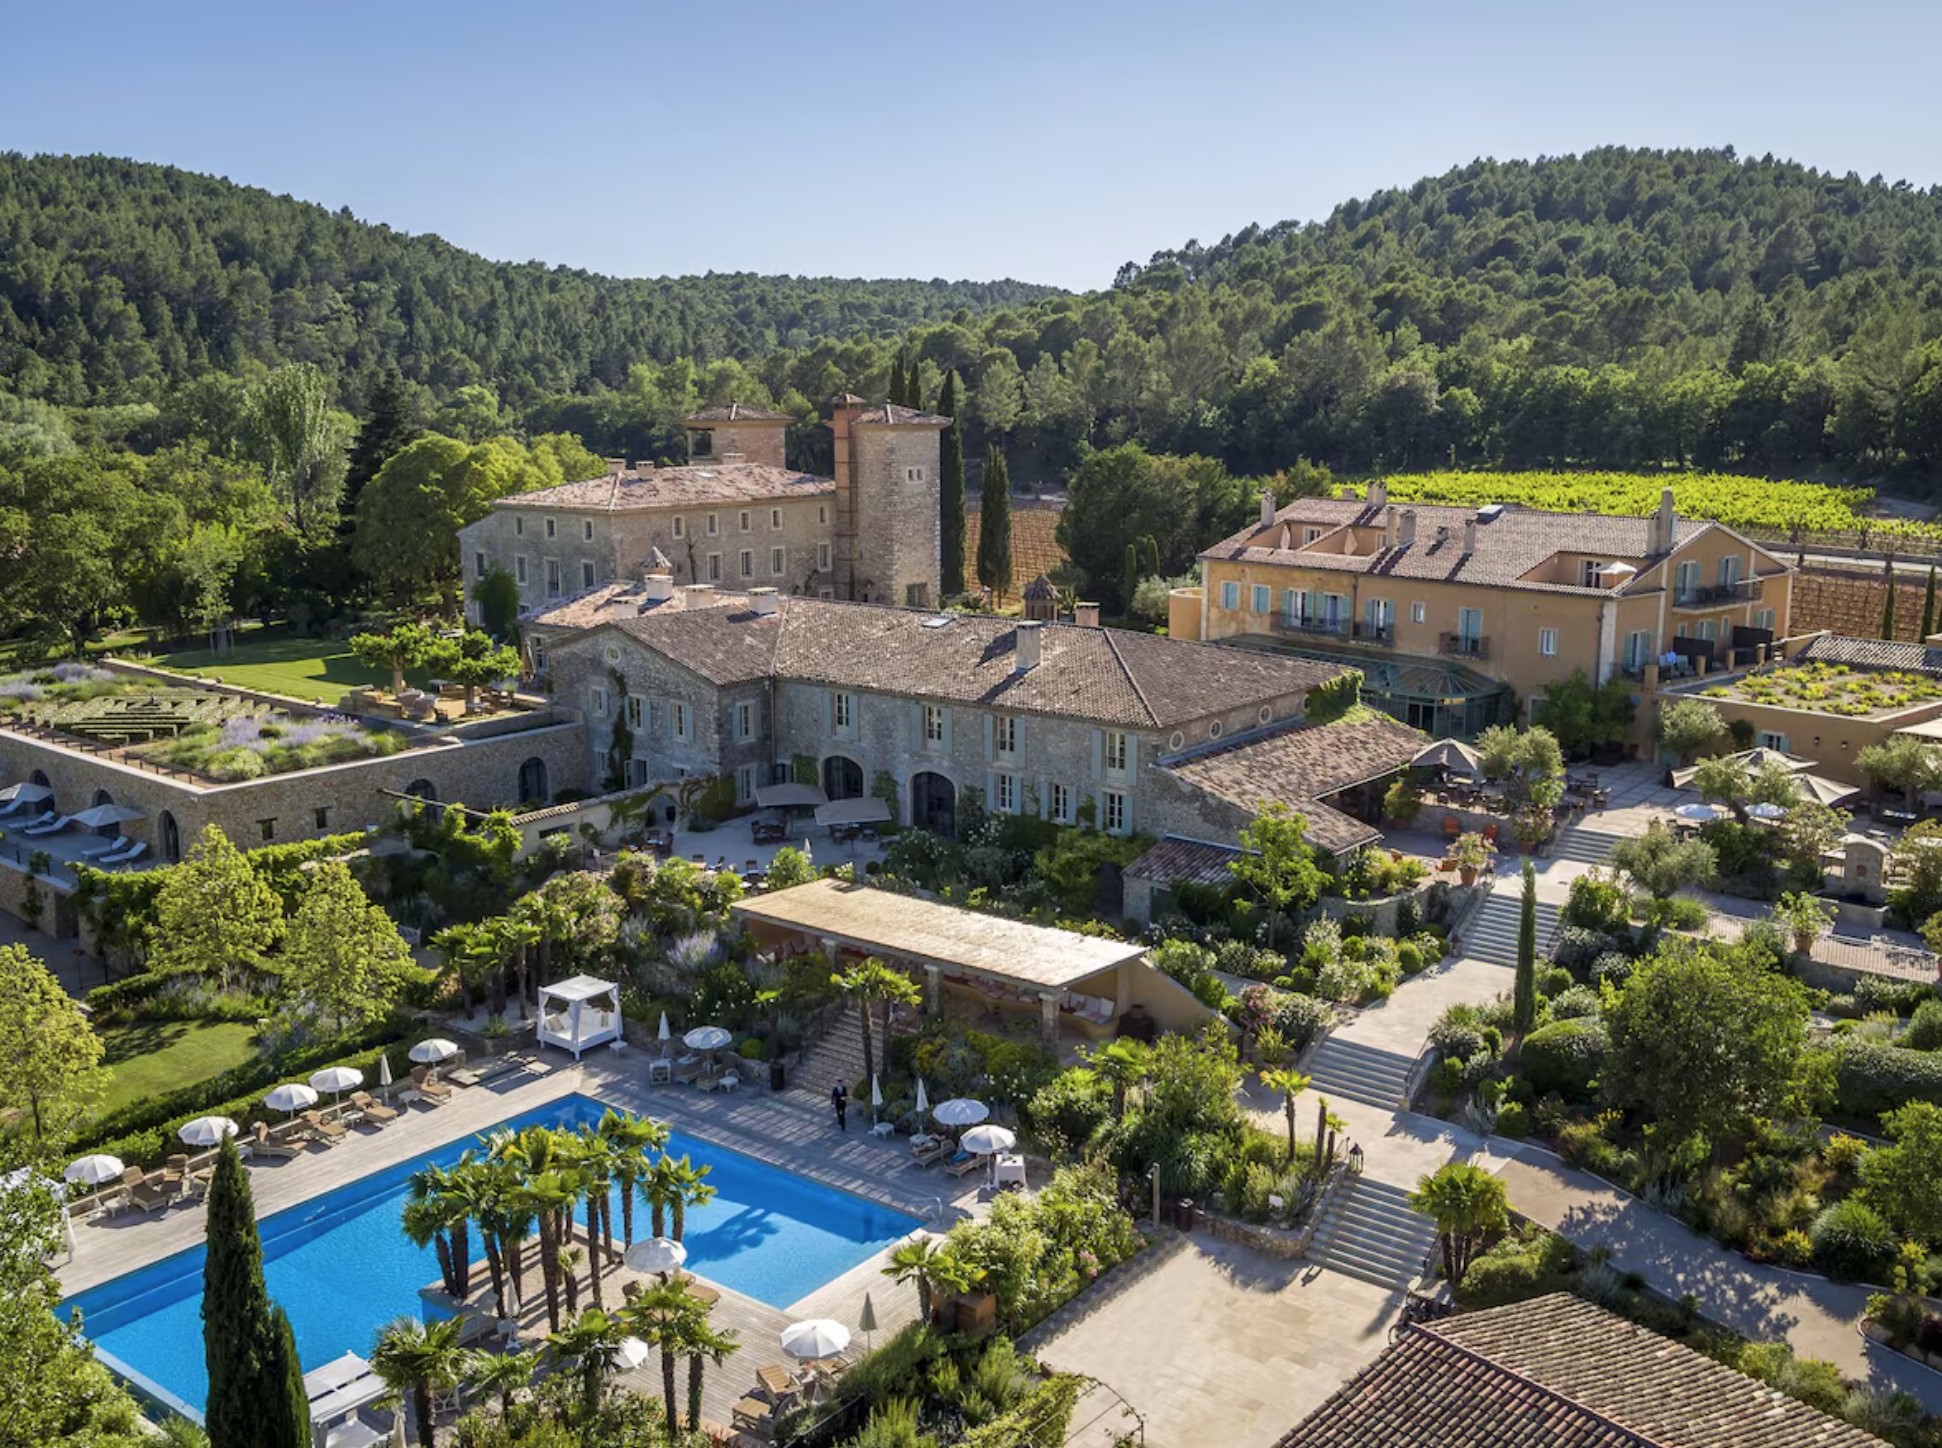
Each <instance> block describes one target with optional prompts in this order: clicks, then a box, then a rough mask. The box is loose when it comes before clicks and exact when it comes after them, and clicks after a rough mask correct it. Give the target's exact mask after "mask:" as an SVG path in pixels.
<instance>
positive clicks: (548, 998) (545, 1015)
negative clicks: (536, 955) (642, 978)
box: [539, 975, 620, 1061]
mask: <svg viewBox="0 0 1942 1448" xmlns="http://www.w3.org/2000/svg"><path fill="white" fill-rule="evenodd" d="M619 1039H620V987H619V986H618V985H617V984H615V983H614V982H613V981H611V980H595V979H594V978H593V977H592V976H590V975H576V976H574V977H573V978H572V979H571V980H562V981H556V982H555V983H554V984H552V985H543V986H541V987H540V988H539V1043H540V1044H541V1045H542V1046H558V1047H560V1049H562V1050H565V1051H571V1052H573V1059H574V1060H576V1061H577V1060H579V1059H580V1053H581V1052H582V1051H586V1050H590V1049H591V1048H593V1047H594V1046H598V1045H602V1044H604V1043H606V1042H608V1041H618V1040H619Z"/></svg>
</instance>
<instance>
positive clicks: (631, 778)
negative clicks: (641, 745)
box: [627, 759, 648, 789]
mask: <svg viewBox="0 0 1942 1448" xmlns="http://www.w3.org/2000/svg"><path fill="white" fill-rule="evenodd" d="M647 782H648V779H647V761H646V760H645V759H630V760H628V761H627V787H628V788H629V789H639V788H640V787H641V786H642V785H644V784H646V783H647Z"/></svg>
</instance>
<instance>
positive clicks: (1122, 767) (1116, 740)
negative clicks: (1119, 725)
mask: <svg viewBox="0 0 1942 1448" xmlns="http://www.w3.org/2000/svg"><path fill="white" fill-rule="evenodd" d="M1127 738H1128V736H1127V735H1126V733H1125V732H1124V731H1123V730H1119V729H1108V730H1107V731H1106V768H1108V769H1110V770H1112V771H1113V772H1114V773H1115V774H1124V773H1125V772H1126V757H1127V755H1128V754H1129V753H1130V752H1131V751H1130V749H1129V748H1128V745H1127V742H1126V741H1127Z"/></svg>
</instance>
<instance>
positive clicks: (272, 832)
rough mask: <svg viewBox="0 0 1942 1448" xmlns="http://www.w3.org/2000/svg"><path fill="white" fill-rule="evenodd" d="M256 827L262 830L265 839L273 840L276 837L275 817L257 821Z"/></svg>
mask: <svg viewBox="0 0 1942 1448" xmlns="http://www.w3.org/2000/svg"><path fill="white" fill-rule="evenodd" d="M256 828H257V829H258V830H260V831H261V832H262V835H263V838H264V839H266V840H273V839H275V838H276V821H275V820H274V819H267V820H258V821H257V822H256Z"/></svg>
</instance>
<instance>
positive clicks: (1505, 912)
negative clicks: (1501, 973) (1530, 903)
mask: <svg viewBox="0 0 1942 1448" xmlns="http://www.w3.org/2000/svg"><path fill="white" fill-rule="evenodd" d="M1523 898H1524V887H1523V884H1522V882H1521V881H1519V880H1517V879H1515V878H1512V879H1508V880H1505V881H1503V882H1500V883H1499V885H1498V886H1497V888H1496V890H1494V891H1493V892H1492V893H1491V894H1489V895H1488V896H1486V897H1485V898H1484V901H1483V903H1482V904H1481V905H1479V906H1478V907H1477V908H1476V909H1475V910H1473V911H1472V912H1471V913H1470V918H1469V919H1468V920H1466V921H1464V923H1463V929H1462V940H1463V949H1462V954H1463V957H1464V958H1465V959H1466V960H1481V961H1484V962H1486V963H1488V964H1490V965H1501V966H1504V967H1505V968H1506V969H1515V968H1516V966H1517V920H1518V913H1519V911H1520V910H1521V909H1522V904H1523ZM1557 929H1558V907H1557V906H1556V905H1553V904H1552V903H1551V902H1550V901H1548V900H1540V901H1538V902H1537V954H1538V959H1539V960H1540V961H1542V960H1543V959H1544V953H1545V950H1546V948H1547V947H1548V946H1549V945H1550V943H1551V937H1552V936H1553V935H1555V934H1556V933H1557Z"/></svg>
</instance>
